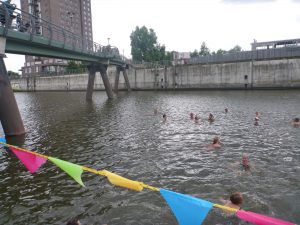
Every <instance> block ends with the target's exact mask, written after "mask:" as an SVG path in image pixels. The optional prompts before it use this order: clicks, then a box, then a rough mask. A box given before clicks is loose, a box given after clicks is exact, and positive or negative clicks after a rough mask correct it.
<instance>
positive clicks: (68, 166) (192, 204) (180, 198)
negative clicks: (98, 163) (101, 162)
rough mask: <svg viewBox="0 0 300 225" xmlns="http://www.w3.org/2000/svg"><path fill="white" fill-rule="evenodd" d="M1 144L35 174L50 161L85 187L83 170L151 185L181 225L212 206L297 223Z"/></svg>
mask: <svg viewBox="0 0 300 225" xmlns="http://www.w3.org/2000/svg"><path fill="white" fill-rule="evenodd" d="M1 145H4V146H6V147H8V148H9V149H10V150H11V151H13V152H14V153H15V154H16V156H17V157H18V158H19V159H20V161H21V162H22V163H23V164H24V165H25V167H26V168H27V169H28V170H29V171H30V172H31V173H34V172H36V171H37V170H38V169H39V168H40V167H41V166H42V165H43V164H44V163H45V162H46V161H47V160H49V161H51V162H52V163H54V164H55V165H56V166H58V167H59V168H61V169H62V170H63V171H65V172H66V173H67V174H68V175H70V176H71V177H72V178H73V179H74V180H75V181H77V182H78V183H79V184H80V185H82V186H84V184H83V182H82V180H81V174H82V172H83V171H87V172H90V173H94V174H97V175H100V176H104V177H106V178H107V179H108V181H109V182H110V183H111V184H113V185H115V186H119V187H124V188H128V189H131V190H135V191H142V190H143V189H144V188H147V189H150V190H152V191H156V192H160V194H161V195H162V197H163V198H164V199H165V200H166V202H167V203H168V205H169V206H170V208H171V209H172V211H173V213H174V215H175V217H176V219H177V221H178V223H179V224H180V225H201V224H202V222H203V221H204V220H205V218H206V216H207V214H208V212H209V211H210V209H211V208H212V207H215V208H219V209H222V210H227V211H231V212H234V213H235V214H236V216H237V217H238V218H240V219H242V220H245V221H248V222H250V223H253V224H257V225H295V223H290V222H287V221H283V220H279V219H276V218H272V217H268V216H264V215H261V214H257V213H253V212H250V211H244V210H237V209H234V208H231V207H228V206H224V205H220V204H214V203H211V202H209V201H206V200H203V199H199V198H195V197H193V196H190V195H185V194H180V193H176V192H173V191H169V190H165V189H162V188H157V187H153V186H150V185H147V184H145V183H143V182H139V181H134V180H130V179H127V178H125V177H122V176H120V175H118V174H115V173H112V172H109V171H107V170H95V169H92V168H89V167H85V166H80V165H77V164H74V163H70V162H67V161H64V160H60V159H57V158H53V157H50V156H46V155H43V154H39V153H37V152H33V151H29V150H26V149H23V148H19V147H16V146H14V145H10V144H7V143H6V140H5V139H4V138H0V146H1ZM191 215H192V216H191Z"/></svg>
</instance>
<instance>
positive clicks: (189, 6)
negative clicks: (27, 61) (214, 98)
mask: <svg viewBox="0 0 300 225" xmlns="http://www.w3.org/2000/svg"><path fill="white" fill-rule="evenodd" d="M12 2H14V3H16V4H17V5H18V6H19V1H18V0H13V1H12ZM91 2H92V20H93V36H94V41H95V42H97V43H100V44H102V45H106V44H107V42H108V40H107V38H110V44H111V45H113V46H116V47H118V48H119V50H120V53H122V52H123V51H124V53H125V55H126V56H127V57H130V56H131V55H130V34H131V32H132V31H133V30H135V27H136V26H139V27H141V26H143V25H145V26H146V27H147V28H152V29H154V31H155V32H156V35H157V37H158V42H159V43H160V44H164V45H165V46H166V49H167V51H173V50H174V51H179V52H192V51H194V50H195V49H197V50H199V48H200V46H201V43H202V42H203V41H205V42H206V44H207V46H208V47H209V49H210V50H211V51H216V50H218V49H219V48H222V49H225V50H228V49H231V48H232V47H234V46H235V45H240V46H241V47H242V49H243V50H250V43H252V42H253V39H256V40H257V41H271V40H281V39H294V38H300V0H91ZM5 62H6V66H7V69H8V70H13V71H17V70H18V69H20V67H21V66H22V65H23V63H24V56H15V55H8V58H7V59H5Z"/></svg>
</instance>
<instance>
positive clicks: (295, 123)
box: [291, 117, 300, 126]
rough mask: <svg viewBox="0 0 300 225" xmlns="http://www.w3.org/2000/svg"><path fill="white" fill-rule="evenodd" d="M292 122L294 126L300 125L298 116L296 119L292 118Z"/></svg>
mask: <svg viewBox="0 0 300 225" xmlns="http://www.w3.org/2000/svg"><path fill="white" fill-rule="evenodd" d="M291 123H292V125H293V126H299V125H300V120H299V118H298V117H296V118H294V119H293V120H292V122H291Z"/></svg>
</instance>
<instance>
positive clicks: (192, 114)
mask: <svg viewBox="0 0 300 225" xmlns="http://www.w3.org/2000/svg"><path fill="white" fill-rule="evenodd" d="M190 119H191V120H193V119H194V113H192V112H191V113H190Z"/></svg>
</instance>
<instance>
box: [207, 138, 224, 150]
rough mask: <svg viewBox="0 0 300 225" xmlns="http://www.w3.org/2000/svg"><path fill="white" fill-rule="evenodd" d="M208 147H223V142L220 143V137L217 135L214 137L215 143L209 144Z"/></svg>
mask: <svg viewBox="0 0 300 225" xmlns="http://www.w3.org/2000/svg"><path fill="white" fill-rule="evenodd" d="M206 148H207V149H209V150H212V149H217V148H221V143H220V139H219V137H217V136H216V137H214V139H213V143H212V144H210V145H207V146H206Z"/></svg>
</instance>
